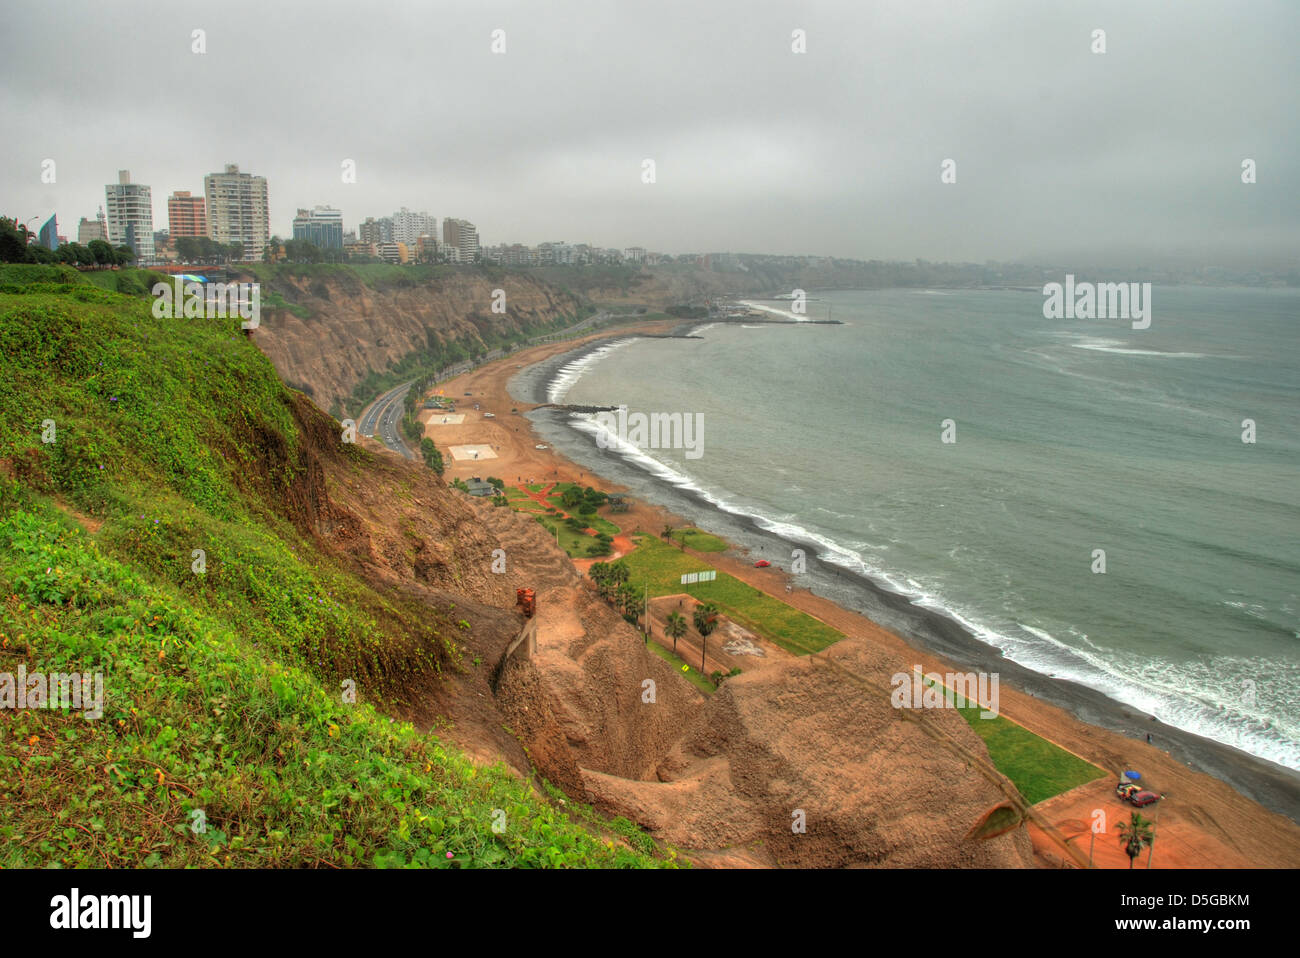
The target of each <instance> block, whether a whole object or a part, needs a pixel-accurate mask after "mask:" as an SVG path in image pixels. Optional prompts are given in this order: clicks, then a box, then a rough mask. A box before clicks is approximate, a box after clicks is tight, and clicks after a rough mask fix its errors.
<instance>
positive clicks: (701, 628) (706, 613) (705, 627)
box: [695, 602, 718, 636]
mask: <svg viewBox="0 0 1300 958" xmlns="http://www.w3.org/2000/svg"><path fill="white" fill-rule="evenodd" d="M717 627H718V607H717V606H716V605H714V604H713V603H712V602H701V603H700V604H699V605H697V606H696V607H695V631H696V632H698V633H700V635H702V636H707V635H708V634H709V633H710V632H712V631H713V630H714V629H716V628H717Z"/></svg>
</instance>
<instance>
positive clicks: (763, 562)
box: [754, 559, 772, 569]
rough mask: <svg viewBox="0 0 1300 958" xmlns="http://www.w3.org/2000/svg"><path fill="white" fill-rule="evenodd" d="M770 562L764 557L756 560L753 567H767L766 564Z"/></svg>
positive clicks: (768, 564)
mask: <svg viewBox="0 0 1300 958" xmlns="http://www.w3.org/2000/svg"><path fill="white" fill-rule="evenodd" d="M771 564H772V563H770V562H768V561H767V560H766V559H759V560H758V561H757V562H755V563H754V568H755V569H766V568H767V567H768V566H770V565H771Z"/></svg>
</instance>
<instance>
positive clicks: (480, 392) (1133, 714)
mask: <svg viewBox="0 0 1300 958" xmlns="http://www.w3.org/2000/svg"><path fill="white" fill-rule="evenodd" d="M707 325H708V323H707V322H704V321H697V322H692V323H689V324H677V326H676V329H677V330H678V331H682V330H684V329H688V330H700V329H703V328H705V327H706V326H707ZM663 326H664V324H663V323H651V324H645V325H643V326H640V327H638V326H629V327H626V328H624V329H620V330H618V331H609V330H605V331H602V332H600V333H598V334H595V335H593V336H591V337H587V338H585V339H583V340H579V341H576V342H569V343H562V344H552V345H549V346H545V347H537V348H535V349H529V350H525V351H521V352H520V353H518V354H515V355H513V356H511V357H507V358H506V360H502V361H499V362H498V363H493V364H490V365H489V366H485V367H482V368H481V369H479V370H476V371H474V372H471V373H468V374H465V375H464V376H462V377H458V378H457V379H455V380H451V381H449V383H447V384H444V385H446V386H448V387H450V389H449V391H451V392H453V394H456V395H459V393H460V392H461V391H464V390H463V388H462V387H463V386H465V385H472V386H473V389H472V392H473V393H474V396H475V398H476V399H478V398H480V397H482V398H483V400H484V402H485V403H490V402H492V401H493V400H495V401H496V402H497V403H498V404H509V405H506V406H505V409H504V410H503V411H506V412H508V411H509V409H511V408H518V409H519V411H520V414H521V415H524V416H527V417H528V419H529V420H530V425H529V426H528V427H524V428H526V429H527V430H528V432H529V433H531V437H530V438H529V440H528V442H527V445H526V446H525V447H523V449H522V453H521V456H522V457H523V460H524V461H526V462H527V463H528V464H529V467H532V468H533V471H532V473H531V475H532V476H538V477H541V476H545V477H550V476H551V475H553V474H554V475H555V476H557V477H559V478H565V477H568V478H572V479H575V480H578V479H581V480H582V481H586V482H591V481H592V477H593V476H598V477H600V479H602V480H604V482H602V483H601V485H602V486H603V487H605V488H614V487H620V488H622V489H624V490H625V491H628V492H630V493H631V494H632V495H633V496H634V497H636V498H637V499H638V504H637V507H636V509H637V511H639V512H640V513H641V514H640V516H638V519H639V520H640V525H641V527H642V528H644V529H647V530H653V529H657V528H659V527H660V526H657V525H655V523H659V522H668V523H671V524H673V525H678V526H680V525H687V524H689V525H694V526H698V527H700V528H702V529H705V530H706V531H709V532H712V533H714V534H716V535H719V536H721V537H722V538H723V539H724V540H726V541H727V542H728V544H729V545H730V546H731V549H730V550H729V551H728V552H727V553H723V554H718V553H710V554H708V555H707V556H700V558H702V559H704V560H705V561H707V562H708V563H710V564H712V565H715V566H716V567H718V568H719V569H723V570H725V571H727V572H729V573H731V574H732V575H734V576H736V577H737V578H739V579H741V580H743V581H746V582H747V583H749V584H751V585H754V586H755V587H757V588H760V589H762V590H763V591H766V592H768V593H769V594H771V595H773V596H774V597H776V598H778V599H779V600H780V601H783V602H786V603H788V604H790V605H792V606H794V607H796V608H799V609H801V610H803V611H806V612H808V613H809V614H812V615H814V616H815V617H817V618H819V619H822V620H823V621H825V622H827V623H828V624H831V625H833V626H834V627H836V628H838V629H839V630H840V631H841V632H844V633H845V634H846V635H853V636H854V637H865V638H867V639H868V640H870V641H874V642H877V643H880V644H883V645H886V646H889V647H891V648H892V649H893V650H895V651H896V652H898V653H899V654H901V655H905V656H906V657H908V659H909V660H910V661H914V662H916V663H917V664H920V665H921V666H922V667H923V668H925V669H926V670H934V671H941V672H942V671H954V670H958V671H967V670H983V671H990V672H998V673H1000V675H1001V676H1002V679H1003V703H1004V704H1003V709H1002V711H1003V712H1004V713H1005V714H1006V715H1007V716H1008V717H1009V718H1011V719H1012V720H1013V721H1016V722H1018V723H1019V724H1022V725H1024V726H1025V727H1026V728H1028V729H1029V730H1030V731H1034V732H1036V733H1037V734H1040V735H1042V736H1043V737H1045V738H1048V739H1049V740H1051V741H1054V742H1056V743H1057V744H1060V745H1061V746H1062V747H1064V748H1066V749H1068V750H1070V751H1074V752H1075V753H1076V754H1079V755H1081V756H1083V757H1085V758H1087V759H1088V760H1089V761H1092V762H1094V763H1095V764H1098V765H1100V766H1101V767H1103V768H1105V769H1107V770H1108V771H1111V772H1117V771H1118V770H1120V769H1122V768H1127V767H1136V768H1145V769H1150V770H1151V771H1152V773H1153V774H1154V775H1155V776H1156V777H1157V778H1158V779H1159V780H1160V781H1162V782H1171V781H1174V780H1176V781H1177V788H1176V790H1177V792H1178V794H1179V796H1180V797H1186V798H1191V797H1192V795H1193V794H1195V795H1196V797H1197V800H1198V802H1200V803H1202V804H1204V803H1208V804H1210V805H1212V806H1214V811H1215V812H1216V813H1218V814H1225V813H1226V814H1232V813H1233V812H1238V811H1240V809H1239V808H1238V807H1237V806H1240V805H1242V804H1244V803H1243V802H1242V798H1241V797H1240V796H1245V797H1246V798H1248V799H1250V800H1251V801H1252V803H1258V806H1257V810H1258V812H1261V813H1264V810H1265V809H1268V810H1269V812H1270V813H1278V814H1279V815H1280V816H1285V817H1286V818H1288V819H1290V821H1285V822H1284V830H1285V831H1286V833H1287V838H1288V842H1284V843H1283V844H1284V845H1285V844H1290V845H1292V847H1293V848H1300V829H1296V827H1295V824H1294V823H1295V821H1296V820H1297V818H1298V817H1300V774H1297V773H1295V772H1293V771H1291V770H1289V769H1286V768H1284V767H1283V766H1279V765H1276V764H1274V763H1272V762H1268V761H1266V760H1264V759H1260V758H1257V757H1255V756H1252V755H1249V754H1247V753H1244V752H1241V751H1239V750H1237V749H1234V748H1231V747H1229V746H1226V745H1221V744H1219V743H1217V742H1213V741H1211V740H1208V739H1205V738H1203V737H1201V736H1198V735H1195V734H1193V733H1189V732H1184V731H1182V730H1180V729H1176V728H1174V727H1172V726H1167V725H1164V724H1163V723H1159V722H1157V721H1155V720H1154V719H1152V718H1151V717H1150V716H1148V715H1145V714H1141V713H1139V712H1137V711H1136V710H1134V709H1132V708H1129V707H1128V706H1125V705H1123V704H1122V703H1118V702H1116V701H1114V700H1111V699H1109V698H1107V697H1106V696H1104V695H1103V694H1102V693H1100V692H1097V691H1095V690H1093V689H1090V688H1087V687H1085V686H1081V685H1078V684H1076V683H1073V682H1068V681H1065V680H1060V679H1055V678H1053V677H1051V676H1047V675H1043V674H1040V673H1037V672H1034V671H1032V670H1029V669H1027V668H1025V667H1023V666H1019V665H1017V664H1016V663H1014V662H1012V661H1010V660H1009V659H1006V658H1003V657H1002V655H1001V653H1000V652H999V651H998V650H996V649H994V648H992V647H990V646H988V645H985V644H984V643H982V642H980V641H979V640H978V639H977V638H976V637H975V636H974V635H973V634H971V633H969V632H968V631H966V630H965V629H964V628H963V627H962V626H961V625H960V623H958V622H956V621H954V620H953V619H950V618H948V617H947V616H944V615H942V613H940V612H938V611H937V610H933V609H927V608H923V607H920V606H916V605H913V604H912V603H911V602H910V601H909V600H908V599H907V598H906V597H905V596H902V595H899V594H897V593H893V592H890V591H888V590H885V589H883V588H881V587H880V586H879V585H877V584H876V583H875V582H873V581H871V580H870V579H868V578H866V577H865V576H861V575H858V574H856V573H853V572H850V571H849V570H847V569H843V568H840V567H838V566H830V565H828V564H826V563H822V562H820V561H818V560H817V559H816V550H817V549H818V548H819V547H818V545H817V544H816V543H812V542H801V541H799V540H798V539H796V538H791V537H786V536H783V535H780V534H778V533H775V532H772V531H770V530H767V529H764V528H763V527H762V526H761V525H759V523H758V522H757V521H756V520H755V519H754V518H753V517H750V516H746V515H739V514H735V513H731V512H728V511H726V510H725V509H723V508H720V507H719V506H718V505H716V504H715V503H713V502H711V501H709V500H708V499H707V498H705V497H704V496H703V495H702V494H699V493H697V492H695V491H693V490H687V489H681V488H679V487H675V486H672V485H670V484H668V483H666V482H664V481H663V480H661V479H658V478H656V477H654V476H652V475H650V474H649V473H647V472H646V471H645V470H643V469H641V468H639V467H637V466H635V465H631V464H628V463H626V462H624V461H623V460H622V459H621V458H619V457H617V456H613V455H609V454H608V453H604V452H602V451H601V450H599V449H597V447H596V445H595V443H594V441H593V440H591V439H590V438H589V437H588V436H586V435H585V434H583V433H581V432H580V431H578V430H575V429H573V428H571V427H570V426H569V425H567V418H568V415H567V413H563V412H560V411H558V410H549V409H536V408H535V407H536V406H538V405H542V404H545V403H547V402H549V401H550V400H549V397H548V396H547V395H546V390H547V387H548V386H549V384H550V383H551V381H552V380H553V379H554V376H555V373H556V372H557V371H558V370H559V369H560V367H562V366H564V365H566V364H568V363H570V362H573V361H574V360H575V359H578V358H580V357H582V356H584V355H587V354H589V353H591V352H592V351H594V350H596V349H598V348H600V347H602V346H605V345H608V344H609V343H610V342H611V341H615V340H618V339H622V338H627V337H628V336H629V335H632V334H634V333H636V332H638V331H642V330H644V331H646V332H652V331H653V332H662V329H663ZM485 387H486V388H485ZM522 425H523V424H519V426H512V427H511V428H512V429H514V430H515V431H518V429H519V428H520V427H521V426H522ZM519 438H520V439H523V436H520V437H519ZM536 443H544V444H546V445H547V446H548V447H549V448H547V449H545V450H540V451H534V450H533V449H532V448H531V447H532V446H533V445H535V444H536ZM503 466H504V463H503ZM511 468H513V466H511ZM470 472H475V473H478V472H483V473H485V474H495V473H494V471H493V466H492V465H491V464H489V463H486V462H485V463H482V464H472V465H468V464H464V463H460V464H457V465H454V466H453V468H452V470H450V471H449V478H450V477H452V476H455V475H461V474H464V475H468V474H469V473H470ZM497 472H498V473H499V472H501V470H497ZM503 477H504V478H506V479H507V481H511V480H513V479H514V478H515V477H514V476H503ZM795 547H798V548H803V549H805V551H806V552H807V553H808V569H809V571H808V572H807V573H806V574H804V575H802V576H800V577H798V578H799V585H798V586H794V587H793V590H792V591H791V592H789V593H786V592H785V591H784V590H785V585H786V583H787V582H791V584H793V579H791V578H790V577H787V576H786V575H785V574H784V573H782V572H780V571H779V570H778V569H775V568H773V569H765V570H759V569H755V568H753V567H752V560H751V559H746V558H745V556H746V555H747V554H759V553H760V552H761V553H762V554H765V555H770V556H773V557H778V556H785V557H788V556H789V554H790V549H791V548H795ZM689 551H690V550H688V552H689ZM805 583H807V584H810V585H811V590H810V589H809V588H807V587H806V585H805ZM882 620H883V621H882ZM954 667H956V669H954ZM1147 733H1151V734H1152V735H1153V737H1154V745H1148V744H1146V742H1145V741H1144V739H1145V736H1146V734H1147ZM1209 783H1213V784H1212V785H1211V784H1209ZM1229 783H1230V784H1229ZM1165 791H1166V792H1167V793H1171V794H1172V793H1173V792H1174V791H1175V789H1174V788H1172V787H1170V786H1169V785H1165ZM1211 793H1215V794H1211ZM1234 799H1235V801H1234ZM1265 814H1266V815H1268V817H1270V818H1271V817H1272V815H1271V814H1269V813H1265ZM1258 824H1260V825H1263V824H1264V822H1263V821H1260V822H1259V823H1258ZM1276 837H1280V836H1276ZM1289 861H1290V863H1291V864H1295V863H1296V862H1297V861H1300V857H1297V856H1296V855H1295V854H1294V853H1292V854H1291V856H1290V858H1289Z"/></svg>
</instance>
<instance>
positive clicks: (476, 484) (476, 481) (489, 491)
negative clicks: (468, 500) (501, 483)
mask: <svg viewBox="0 0 1300 958" xmlns="http://www.w3.org/2000/svg"><path fill="white" fill-rule="evenodd" d="M465 485H466V486H468V487H469V494H470V495H471V496H480V497H483V496H495V495H496V494H497V487H496V486H494V485H492V483H490V482H484V481H483V480H482V479H481V478H479V477H478V476H475V477H474V478H472V479H468V480H466V482H465Z"/></svg>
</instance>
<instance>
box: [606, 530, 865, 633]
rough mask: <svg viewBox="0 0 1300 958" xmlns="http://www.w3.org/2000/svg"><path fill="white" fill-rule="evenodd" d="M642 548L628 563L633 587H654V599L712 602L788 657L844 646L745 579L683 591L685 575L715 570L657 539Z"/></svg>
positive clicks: (641, 541)
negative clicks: (689, 598)
mask: <svg viewBox="0 0 1300 958" xmlns="http://www.w3.org/2000/svg"><path fill="white" fill-rule="evenodd" d="M637 543H638V545H637V547H636V549H635V550H633V551H632V553H631V554H630V555H628V556H625V557H624V561H626V562H627V564H628V567H629V569H631V572H632V580H631V581H632V582H634V583H637V584H640V583H643V582H647V581H648V582H649V584H650V594H651V595H652V596H656V595H673V594H675V593H679V592H685V593H687V594H688V595H692V596H694V597H695V598H697V599H701V600H703V601H706V602H715V603H717V605H718V607H719V608H720V609H722V610H723V611H724V612H725V613H726V614H727V616H728V618H730V619H732V620H733V621H735V622H738V623H740V624H741V625H743V626H744V627H745V628H747V629H749V630H750V631H752V632H756V633H757V634H759V635H761V636H763V637H764V638H767V639H770V640H771V641H773V642H775V643H776V644H777V645H779V646H781V648H783V649H785V650H786V651H787V652H791V653H793V654H795V655H806V654H808V653H809V652H817V651H820V650H822V649H824V648H826V647H827V646H829V645H832V644H834V643H835V642H838V641H839V640H840V639H842V638H844V636H843V635H842V634H841V633H840V632H838V631H837V630H835V629H832V628H831V627H830V626H829V625H826V623H824V622H820V621H818V620H817V619H814V618H813V617H812V616H810V615H808V614H807V613H805V612H800V611H799V610H798V609H795V608H793V607H791V606H788V605H786V604H785V603H784V602H781V601H780V600H778V599H774V598H772V597H771V596H770V595H767V594H766V593H765V592H760V591H759V590H758V589H755V588H753V587H752V586H748V585H746V584H745V583H743V582H741V581H740V580H739V579H737V578H735V577H733V576H730V575H727V573H725V572H719V573H718V578H717V579H716V580H714V581H713V582H697V583H695V584H693V585H682V584H681V578H682V574H683V573H686V572H703V571H706V570H708V569H709V568H710V567H709V566H708V565H707V564H706V563H704V562H701V561H700V560H699V559H696V558H693V557H691V556H688V555H686V554H685V553H683V552H681V551H680V550H678V549H675V548H674V547H672V546H670V545H668V544H667V543H666V542H663V541H662V540H660V539H657V538H655V537H654V536H649V535H642V536H639V537H637Z"/></svg>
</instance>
